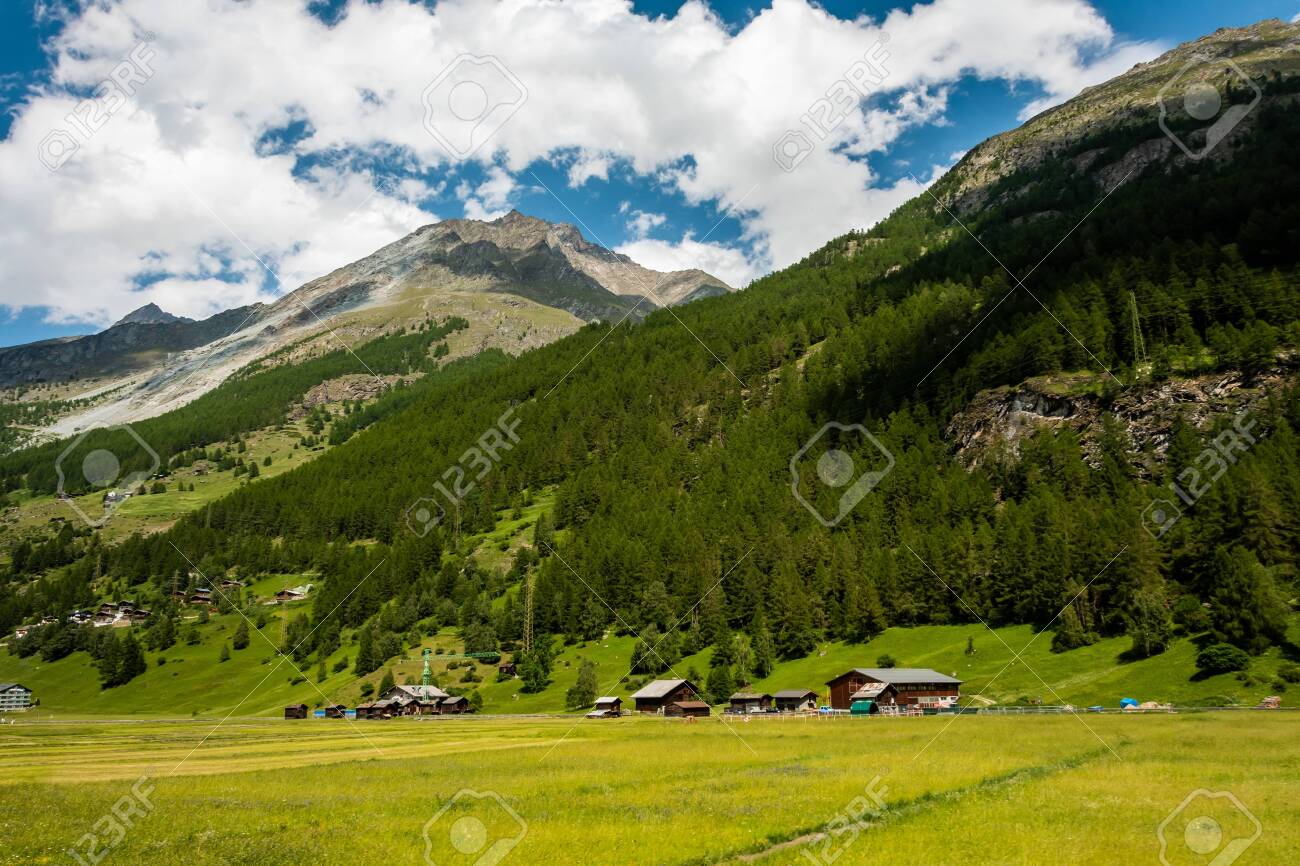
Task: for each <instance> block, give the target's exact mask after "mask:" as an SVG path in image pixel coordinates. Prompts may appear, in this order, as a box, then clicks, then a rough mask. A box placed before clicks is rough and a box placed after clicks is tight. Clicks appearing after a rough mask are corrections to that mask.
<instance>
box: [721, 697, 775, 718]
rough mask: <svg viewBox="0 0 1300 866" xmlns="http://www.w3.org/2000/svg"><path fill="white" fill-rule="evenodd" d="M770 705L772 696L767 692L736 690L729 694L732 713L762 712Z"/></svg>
mask: <svg viewBox="0 0 1300 866" xmlns="http://www.w3.org/2000/svg"><path fill="white" fill-rule="evenodd" d="M770 706H772V696H771V695H769V694H767V693H762V694H756V693H754V692H736V693H735V694H734V695H732V696H731V707H730V709H729V710H728V712H732V713H762V712H766V711H767V708H768V707H770Z"/></svg>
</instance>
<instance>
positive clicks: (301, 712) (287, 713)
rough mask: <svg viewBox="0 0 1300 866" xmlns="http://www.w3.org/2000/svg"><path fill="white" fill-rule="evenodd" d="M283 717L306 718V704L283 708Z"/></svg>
mask: <svg viewBox="0 0 1300 866" xmlns="http://www.w3.org/2000/svg"><path fill="white" fill-rule="evenodd" d="M284 717H285V718H286V719H305V718H307V705H306V704H290V705H289V706H287V707H285V708H284Z"/></svg>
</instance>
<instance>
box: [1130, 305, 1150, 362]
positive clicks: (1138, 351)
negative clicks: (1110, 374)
mask: <svg viewBox="0 0 1300 866" xmlns="http://www.w3.org/2000/svg"><path fill="white" fill-rule="evenodd" d="M1128 303H1129V309H1130V311H1131V312H1132V315H1133V367H1134V368H1135V369H1136V368H1137V365H1138V364H1144V363H1146V360H1147V345H1146V342H1145V341H1144V340H1143V339H1142V324H1141V319H1140V318H1139V317H1138V301H1137V295H1135V294H1133V293H1132V292H1129V293H1128Z"/></svg>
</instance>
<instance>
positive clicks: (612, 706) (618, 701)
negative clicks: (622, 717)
mask: <svg viewBox="0 0 1300 866" xmlns="http://www.w3.org/2000/svg"><path fill="white" fill-rule="evenodd" d="M596 709H597V710H604V711H605V712H607V713H612V714H614V715H616V716H617V715H618V714H620V713H621V712H623V699H622V698H620V697H617V696H614V695H611V696H609V697H605V698H596Z"/></svg>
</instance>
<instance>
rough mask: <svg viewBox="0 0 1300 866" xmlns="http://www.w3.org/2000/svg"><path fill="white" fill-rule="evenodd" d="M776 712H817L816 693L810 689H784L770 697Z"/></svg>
mask: <svg viewBox="0 0 1300 866" xmlns="http://www.w3.org/2000/svg"><path fill="white" fill-rule="evenodd" d="M772 703H773V704H774V705H775V706H776V709H777V711H778V712H782V713H811V712H816V710H817V693H816V692H814V691H813V690H812V689H784V690H782V691H779V692H777V693H776V694H774V695H772Z"/></svg>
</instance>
